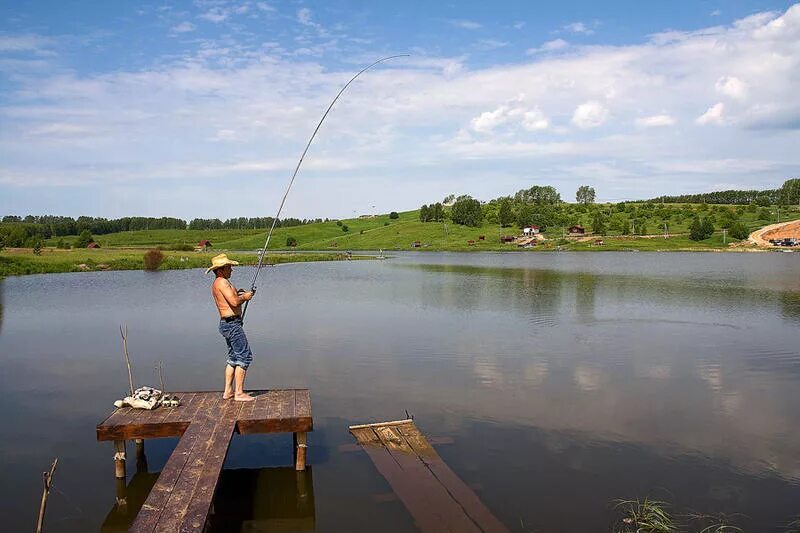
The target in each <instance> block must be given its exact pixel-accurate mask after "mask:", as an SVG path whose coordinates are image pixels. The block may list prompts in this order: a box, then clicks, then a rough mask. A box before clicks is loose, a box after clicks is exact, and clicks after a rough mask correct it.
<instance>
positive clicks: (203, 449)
mask: <svg viewBox="0 0 800 533" xmlns="http://www.w3.org/2000/svg"><path fill="white" fill-rule="evenodd" d="M212 405H213V404H212ZM212 409H213V408H212ZM239 409H241V405H239V404H233V402H231V403H227V402H226V405H225V406H223V407H221V408H220V409H218V410H216V412H215V411H214V410H212V411H211V412H209V413H207V415H208V416H206V417H204V419H202V420H195V421H194V422H193V423H192V426H194V425H195V424H198V425H200V426H201V430H200V431H201V433H200V437H199V438H200V440H201V442H198V445H197V447H196V449H195V450H194V451H193V454H192V457H191V459H190V460H189V461H188V462H187V463H186V466H185V467H184V469H183V472H181V476H180V478H179V479H178V481H177V482H176V483H175V488H174V490H173V492H172V495H171V496H170V498H169V500H168V501H167V504H166V505H165V506H164V511H163V512H162V514H161V518H160V519H159V521H158V524H157V525H156V528H155V530H156V531H163V532H170V533H172V532H174V531H179V530H180V531H182V530H183V528H182V527H181V526H182V524H183V523H184V520H185V519H186V518H187V517H188V511H189V508H190V507H192V506H193V508H194V512H195V513H200V512H202V520H201V519H199V518H197V517H196V516H195V517H192V519H190V520H189V522H190V524H189V526H190V527H189V530H194V531H199V530H202V528H203V526H204V525H205V517H206V515H207V514H208V509H209V508H210V506H211V501H212V500H213V498H214V490H215V489H216V486H217V478H218V477H219V474H220V471H221V470H222V465H223V463H224V462H225V454H226V453H227V450H228V445H229V444H230V439H231V436H232V435H233V428H234V425H235V424H236V414H238V411H239ZM198 522H199V525H198V526H197V528H194V527H192V524H194V523H198Z"/></svg>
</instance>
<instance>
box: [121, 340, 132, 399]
mask: <svg viewBox="0 0 800 533" xmlns="http://www.w3.org/2000/svg"><path fill="white" fill-rule="evenodd" d="M119 334H120V336H121V337H122V350H123V352H124V353H125V363H126V364H127V365H128V384H129V385H130V387H131V394H130V395H131V396H133V373H132V372H131V358H130V357H129V356H128V326H127V325H126V326H125V331H124V332H123V330H122V326H120V327H119Z"/></svg>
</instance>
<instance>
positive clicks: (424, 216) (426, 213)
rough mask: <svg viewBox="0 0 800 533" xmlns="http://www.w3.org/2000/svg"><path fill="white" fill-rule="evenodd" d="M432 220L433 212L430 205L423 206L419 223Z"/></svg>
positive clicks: (420, 210)
mask: <svg viewBox="0 0 800 533" xmlns="http://www.w3.org/2000/svg"><path fill="white" fill-rule="evenodd" d="M430 219H431V211H430V208H429V207H428V204H423V205H422V207H420V208H419V221H420V222H428V221H429V220H430Z"/></svg>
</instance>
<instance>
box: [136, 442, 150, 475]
mask: <svg viewBox="0 0 800 533" xmlns="http://www.w3.org/2000/svg"><path fill="white" fill-rule="evenodd" d="M133 442H134V443H135V444H136V473H137V474H140V473H146V472H147V456H146V455H145V453H144V439H135V440H134V441H133Z"/></svg>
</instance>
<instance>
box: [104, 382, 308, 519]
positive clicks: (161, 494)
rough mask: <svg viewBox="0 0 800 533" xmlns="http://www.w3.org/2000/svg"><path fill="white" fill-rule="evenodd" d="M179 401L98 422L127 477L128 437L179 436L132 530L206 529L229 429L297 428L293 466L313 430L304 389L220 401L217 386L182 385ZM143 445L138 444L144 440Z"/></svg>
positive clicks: (300, 461)
mask: <svg viewBox="0 0 800 533" xmlns="http://www.w3.org/2000/svg"><path fill="white" fill-rule="evenodd" d="M176 394H177V396H178V397H179V398H180V399H181V405H180V406H179V407H171V408H165V407H161V408H158V409H155V410H153V411H147V410H144V409H131V408H128V407H125V408H122V409H117V410H116V411H115V412H114V413H113V414H112V415H111V416H109V417H108V418H107V419H106V420H104V421H103V422H101V423H100V424H99V425H98V426H97V440H100V441H114V446H115V451H116V454H115V456H114V460H115V465H116V476H117V478H125V461H126V454H125V452H126V449H125V441H126V440H136V441H137V451H138V448H139V446H138V443H140V442H142V441H143V439H152V438H158V437H180V441H179V442H178V445H177V446H176V447H175V450H174V451H173V452H172V455H171V456H170V458H169V460H167V463H166V465H164V469H163V470H162V471H161V474H160V475H159V477H158V481H157V482H156V484H155V486H154V487H153V489H152V490H151V491H150V494H149V495H148V497H147V500H146V501H145V502H144V505H143V506H142V509H141V511H140V512H139V514H138V515H137V517H136V519H135V521H134V523H133V526H132V527H131V531H134V532H137V533H138V532H162V531H163V532H173V531H203V529H204V528H205V525H206V519H207V517H208V513H209V510H210V508H211V503H212V501H213V499H214V493H215V491H216V488H217V482H218V479H219V476H220V472H221V471H222V465H223V463H224V462H225V456H226V454H227V452H228V446H229V445H230V441H231V438H232V436H233V432H234V431H236V432H238V433H241V434H251V433H294V436H295V468H296V470H304V469H305V462H306V432H308V431H312V430H313V419H312V416H311V397H310V395H309V392H308V390H306V389H288V390H270V391H258V392H251V394H252V395H253V396H255V397H256V400H255V401H253V402H235V401H233V400H223V399H222V392H221V391H220V392H216V391H214V392H182V393H181V392H179V393H176ZM142 446H143V445H142Z"/></svg>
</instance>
